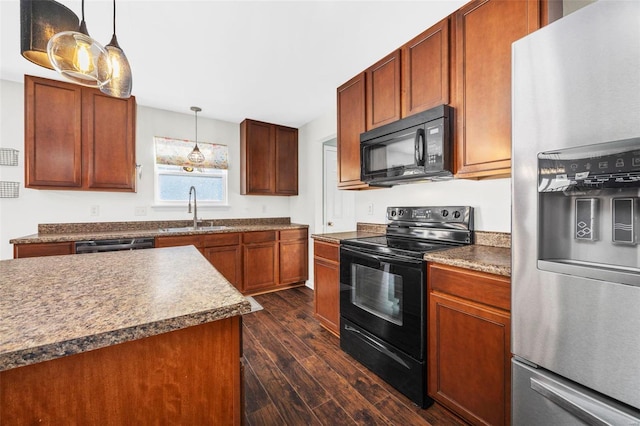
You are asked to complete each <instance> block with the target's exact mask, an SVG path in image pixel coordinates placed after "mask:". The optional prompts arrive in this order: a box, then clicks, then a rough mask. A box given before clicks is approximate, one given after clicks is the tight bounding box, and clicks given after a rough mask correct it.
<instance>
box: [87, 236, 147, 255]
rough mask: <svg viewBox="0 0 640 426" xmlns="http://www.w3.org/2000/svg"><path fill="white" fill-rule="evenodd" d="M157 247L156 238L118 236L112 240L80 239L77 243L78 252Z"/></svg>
mask: <svg viewBox="0 0 640 426" xmlns="http://www.w3.org/2000/svg"><path fill="white" fill-rule="evenodd" d="M154 247H155V238H153V237H145V238H118V239H111V240H90V241H78V242H76V243H75V249H76V253H77V254H84V253H102V252H107V251H119V250H141V249H148V248H154Z"/></svg>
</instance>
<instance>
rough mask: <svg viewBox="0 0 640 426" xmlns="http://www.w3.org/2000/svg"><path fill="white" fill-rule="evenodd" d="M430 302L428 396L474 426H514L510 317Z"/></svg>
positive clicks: (435, 298)
mask: <svg viewBox="0 0 640 426" xmlns="http://www.w3.org/2000/svg"><path fill="white" fill-rule="evenodd" d="M429 297H430V302H429V333H428V336H429V348H430V350H429V363H428V365H429V367H428V368H429V378H428V379H429V380H428V382H429V396H431V397H432V398H433V399H435V400H436V401H438V402H440V403H441V404H442V405H444V406H446V407H448V408H449V409H451V410H452V411H454V412H456V413H457V414H459V415H460V416H462V417H463V418H465V419H466V420H467V421H469V422H471V423H472V424H490V425H506V424H509V418H510V417H509V416H510V389H511V385H510V377H511V375H510V372H509V367H510V365H509V362H510V326H509V323H510V321H509V314H508V313H507V312H504V311H499V310H495V309H491V308H488V307H484V306H483V305H479V304H473V303H470V302H466V301H464V300H463V299H456V298H452V297H447V296H444V295H440V294H438V293H431V294H430V295H429Z"/></svg>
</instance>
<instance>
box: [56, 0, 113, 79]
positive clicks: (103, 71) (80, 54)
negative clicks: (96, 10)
mask: <svg viewBox="0 0 640 426" xmlns="http://www.w3.org/2000/svg"><path fill="white" fill-rule="evenodd" d="M47 54H48V55H49V60H50V61H51V65H53V69H55V70H56V71H58V72H59V73H60V74H62V76H64V77H66V78H67V79H69V80H71V81H73V82H74V83H77V84H81V85H83V86H89V87H102V86H104V85H105V84H107V83H108V82H109V79H111V62H109V55H108V54H107V51H106V50H105V49H104V47H103V46H102V45H101V44H100V43H98V42H97V41H95V40H94V39H92V38H91V37H90V36H89V31H87V24H86V23H85V22H84V0H82V21H80V28H78V31H63V32H61V33H58V34H56V35H54V36H53V37H51V39H49V42H48V43H47Z"/></svg>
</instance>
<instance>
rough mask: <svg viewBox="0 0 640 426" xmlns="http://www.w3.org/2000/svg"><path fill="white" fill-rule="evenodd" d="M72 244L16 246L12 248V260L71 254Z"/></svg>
mask: <svg viewBox="0 0 640 426" xmlns="http://www.w3.org/2000/svg"><path fill="white" fill-rule="evenodd" d="M73 252H74V249H73V242H68V243H42V244H16V245H14V246H13V258H14V259H20V258H24V257H39V256H58V255H63V254H73Z"/></svg>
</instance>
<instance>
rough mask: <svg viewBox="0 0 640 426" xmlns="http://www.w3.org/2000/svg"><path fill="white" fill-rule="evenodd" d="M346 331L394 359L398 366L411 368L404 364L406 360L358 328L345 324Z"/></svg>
mask: <svg viewBox="0 0 640 426" xmlns="http://www.w3.org/2000/svg"><path fill="white" fill-rule="evenodd" d="M344 329H345V331H350V332H352V333H356V334H357V335H358V337H360V338H361V339H362V340H364V341H365V342H367V343H368V344H369V345H371V346H373V347H374V348H376V349H377V350H379V351H380V352H382V353H383V354H385V355H386V356H388V357H389V358H391V359H393V360H394V361H395V362H397V363H398V364H400V365H402V366H403V367H404V368H406V369H409V368H410V367H409V365H407V363H406V362H404V360H403V359H402V358H400V357H399V356H398V355H397V354H394V353H393V352H391V351H390V350H389V349H387V348H385V347H384V345H381V344H380V343H378V342H376V341H375V340H373V339H372V338H371V337H369V336H367V335H366V334H364V333H362V332H361V331H360V330H358V329H357V328H355V327H352V326H350V325H348V324H345V326H344Z"/></svg>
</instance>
